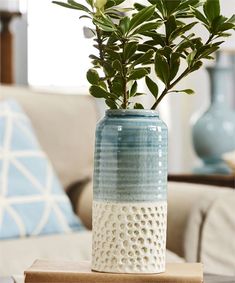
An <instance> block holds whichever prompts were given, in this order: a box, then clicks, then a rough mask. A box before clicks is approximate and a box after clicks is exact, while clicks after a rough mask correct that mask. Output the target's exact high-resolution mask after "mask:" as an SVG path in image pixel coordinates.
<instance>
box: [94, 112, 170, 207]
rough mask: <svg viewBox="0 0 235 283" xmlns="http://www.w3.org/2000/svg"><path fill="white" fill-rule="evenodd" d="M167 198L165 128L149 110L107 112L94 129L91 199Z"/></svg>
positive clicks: (155, 113)
mask: <svg viewBox="0 0 235 283" xmlns="http://www.w3.org/2000/svg"><path fill="white" fill-rule="evenodd" d="M166 198H167V127H166V125H165V124H164V123H163V122H162V121H161V120H160V119H159V116H158V113H157V112H156V111H151V110H107V111H106V114H105V117H104V118H103V119H102V120H101V121H100V122H99V123H98V125H97V129H96V144H95V166H94V200H102V201H116V202H125V201H126V202H146V201H157V200H166Z"/></svg>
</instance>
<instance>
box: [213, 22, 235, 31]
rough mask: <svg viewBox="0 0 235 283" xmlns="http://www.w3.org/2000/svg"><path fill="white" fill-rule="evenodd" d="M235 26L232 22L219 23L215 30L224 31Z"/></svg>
mask: <svg viewBox="0 0 235 283" xmlns="http://www.w3.org/2000/svg"><path fill="white" fill-rule="evenodd" d="M234 27H235V25H234V24H233V23H224V24H222V25H220V26H219V27H218V29H217V31H226V30H231V29H233V28H234Z"/></svg>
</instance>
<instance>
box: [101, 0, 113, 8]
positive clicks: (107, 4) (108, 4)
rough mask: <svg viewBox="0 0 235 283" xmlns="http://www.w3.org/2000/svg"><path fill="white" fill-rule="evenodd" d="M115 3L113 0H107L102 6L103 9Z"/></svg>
mask: <svg viewBox="0 0 235 283" xmlns="http://www.w3.org/2000/svg"><path fill="white" fill-rule="evenodd" d="M115 5H116V2H115V1H114V0H108V1H107V2H106V4H105V6H104V8H105V10H107V9H108V8H111V7H113V6H115Z"/></svg>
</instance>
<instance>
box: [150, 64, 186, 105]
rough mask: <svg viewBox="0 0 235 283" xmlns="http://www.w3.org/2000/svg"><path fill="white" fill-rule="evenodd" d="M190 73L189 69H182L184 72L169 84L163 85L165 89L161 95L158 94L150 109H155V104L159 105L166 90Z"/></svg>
mask: <svg viewBox="0 0 235 283" xmlns="http://www.w3.org/2000/svg"><path fill="white" fill-rule="evenodd" d="M189 73H190V69H189V68H186V69H185V70H184V72H183V73H182V74H181V75H180V76H179V77H178V78H177V79H176V80H175V81H174V82H173V83H172V84H170V85H169V86H167V87H165V89H164V90H163V92H162V93H161V95H160V96H159V98H158V99H157V100H156V101H155V103H154V104H153V106H152V107H151V110H155V109H156V108H157V106H158V105H159V103H160V102H161V101H162V99H163V98H164V97H165V96H166V94H167V93H168V91H169V90H170V89H172V88H173V87H174V86H175V85H176V84H177V83H178V82H179V81H181V80H182V79H183V78H184V77H185V76H187V75H188V74H189Z"/></svg>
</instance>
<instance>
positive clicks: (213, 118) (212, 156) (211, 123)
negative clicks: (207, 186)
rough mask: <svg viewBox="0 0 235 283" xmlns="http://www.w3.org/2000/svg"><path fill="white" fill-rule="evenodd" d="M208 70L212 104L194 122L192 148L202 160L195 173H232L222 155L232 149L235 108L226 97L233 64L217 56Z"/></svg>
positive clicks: (234, 138)
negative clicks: (217, 60)
mask: <svg viewBox="0 0 235 283" xmlns="http://www.w3.org/2000/svg"><path fill="white" fill-rule="evenodd" d="M231 59H232V58H231ZM207 70H208V72H209V74H210V80H211V106H210V108H209V109H208V110H207V111H206V112H205V113H204V114H203V115H202V117H200V118H199V119H198V120H197V122H196V123H195V124H194V126H193V144H194V148H195V151H196V153H197V155H198V156H199V157H200V158H201V159H202V160H203V163H204V164H203V166H202V167H198V168H196V169H195V173H198V174H232V170H231V169H230V168H229V167H228V165H227V164H225V162H224V161H223V160H222V155H223V154H225V153H227V152H232V151H234V150H235V112H234V110H233V109H232V107H231V106H229V104H228V101H227V100H228V99H227V98H228V94H229V93H228V92H229V91H231V88H230V86H231V82H232V80H234V79H235V78H232V75H233V74H234V73H233V68H232V65H231V66H228V65H224V64H221V63H220V60H219V62H218V63H217V64H216V65H215V66H214V67H208V68H207ZM234 95H235V93H234Z"/></svg>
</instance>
